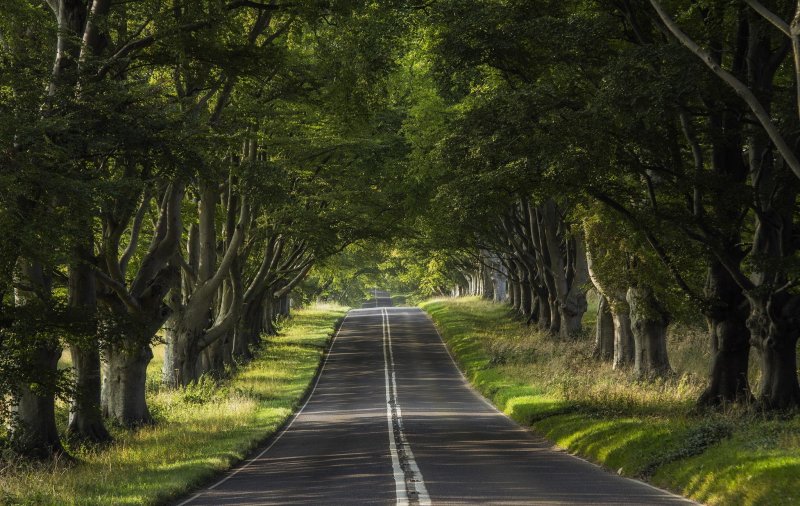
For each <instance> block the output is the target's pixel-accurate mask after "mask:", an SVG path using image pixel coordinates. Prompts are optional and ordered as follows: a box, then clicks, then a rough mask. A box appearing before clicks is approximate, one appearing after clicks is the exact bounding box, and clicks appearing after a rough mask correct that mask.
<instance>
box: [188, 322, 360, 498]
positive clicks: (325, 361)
mask: <svg viewBox="0 0 800 506" xmlns="http://www.w3.org/2000/svg"><path fill="white" fill-rule="evenodd" d="M348 316H350V311H347V314H345V315H344V318H342V322H341V323H340V324H339V328H337V329H336V333H335V334H334V335H333V339H331V345H330V346H329V347H328V351H327V353H325V357H324V358H323V359H322V365H321V366H320V368H319V372H318V373H317V377H316V379H315V380H314V386H312V387H311V391H310V392H309V393H308V396H307V397H306V400H305V402H304V403H303V405H302V406H301V407H300V409H299V410H297V412H295V413H294V414H293V415H292V417H291V419H290V420H289V422H288V423H287V424H285V425H284V426H283V427H282V428H281V429H280V431H279V432H278V433H277V434H276V435H275V436H274V437H273V438H272V441H271V442H270V443H269V445H267V447H266V448H264V450H262V451H261V453H259V454H258V455H256V456H255V457H252V458H250V459H248V460H247V461H245V463H244V464H242V465H240V466H238V467H236V468H235V469H233V470H231V471H230V472H229V473H228V475H227V476H225V477H224V478H222V479H221V480H219V481H217V482H216V483H214V484H213V485H211V486H208V487H206V488H204V489H203V490H201V491H199V492H197V493H195V494H194V495H193V496H192V497H190V498H188V499H186V500H184V501H183V502H179V503H178V504H176V505H175V506H185V505H186V504H189V503H191V502H192V501H194V500H195V499H197V498H198V497H200V496H201V495H203V494H204V493H205V492H207V491H209V490H214V489H215V488H217V487H218V486H220V485H222V484H223V483H225V482H226V481H228V480H230V479H231V478H233V477H234V476H236V475H237V474H238V473H239V471H241V470H242V469H246V468H247V467H249V466H250V464H252V463H253V462H255V461H256V460H258V459H260V458H261V457H263V456H264V455H265V454H266V453H267V452H268V451H270V450H271V449H272V447H273V446H275V443H277V442H278V441H279V440H280V439H281V437H283V435H284V434H285V433H286V432H287V431H288V430H289V429H291V428H292V424H294V422H295V420H297V418H298V417H299V416H300V415H301V414H302V413H303V410H304V409H306V406H308V403H309V402H310V401H311V398H312V397H314V392H316V391H317V385H319V381H320V379H322V373H324V372H325V366H326V365H328V359H329V358H330V357H331V355H333V347H334V345H335V344H336V339H337V338H338V337H339V332H341V331H342V327H344V322H346V321H347V317H348Z"/></svg>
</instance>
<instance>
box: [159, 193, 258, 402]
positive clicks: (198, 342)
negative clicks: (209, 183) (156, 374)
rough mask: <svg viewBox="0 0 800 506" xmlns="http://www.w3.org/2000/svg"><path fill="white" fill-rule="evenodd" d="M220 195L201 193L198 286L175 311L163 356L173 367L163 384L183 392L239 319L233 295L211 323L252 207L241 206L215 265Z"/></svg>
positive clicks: (237, 297) (169, 367) (166, 370)
mask: <svg viewBox="0 0 800 506" xmlns="http://www.w3.org/2000/svg"><path fill="white" fill-rule="evenodd" d="M216 192H217V190H216V188H211V187H206V188H204V190H203V191H202V192H201V201H200V205H199V217H200V223H199V233H198V234H199V239H198V241H199V246H200V253H199V255H198V258H199V262H198V269H197V274H196V278H197V283H196V284H195V286H194V287H193V289H192V290H191V292H190V293H184V294H183V296H182V299H183V300H182V301H181V302H182V303H181V304H179V305H178V307H174V308H173V310H174V312H173V314H172V316H171V318H170V325H169V329H167V330H168V337H167V343H166V345H167V347H169V348H170V350H169V352H168V353H167V354H166V355H165V357H166V358H169V361H166V360H165V362H164V369H163V374H162V379H163V380H165V381H167V382H168V383H166V384H167V386H172V387H174V386H185V385H188V384H189V383H191V382H193V381H196V380H197V379H198V378H199V377H200V376H201V375H202V373H203V372H205V371H206V370H207V369H206V367H210V366H211V365H212V363H213V361H209V360H208V358H209V357H206V361H205V364H204V363H203V360H202V359H201V353H203V352H204V351H205V350H206V349H207V348H208V347H209V346H212V345H214V344H215V343H216V341H217V340H219V339H222V338H223V337H225V336H226V335H227V334H228V333H229V332H232V331H233V329H234V327H235V324H236V322H237V320H238V317H239V311H240V302H241V295H233V296H232V297H233V298H232V299H230V301H229V305H228V307H226V308H224V309H225V310H226V312H225V313H223V314H220V315H217V318H216V319H212V311H211V308H212V305H213V301H214V298H215V297H216V296H217V295H218V290H219V288H220V287H221V286H222V285H223V283H224V282H225V280H226V278H227V277H228V275H229V274H230V269H231V266H232V265H233V263H234V261H235V260H236V258H237V256H238V255H239V248H240V246H241V244H242V242H243V241H244V235H245V227H246V225H247V222H248V221H249V207H248V206H247V205H246V204H243V205H242V206H241V210H240V214H239V221H238V223H237V224H236V231H235V232H234V234H233V238H232V239H231V241H230V244H229V245H228V248H227V250H226V251H225V255H224V257H223V258H222V259H221V260H220V261H219V262H217V258H216V224H215V222H214V220H215V215H216V207H217V193H216ZM190 257H191V254H190ZM217 264H218V265H217ZM190 275H194V273H190ZM234 299H235V302H236V303H234Z"/></svg>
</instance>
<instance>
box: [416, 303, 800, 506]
mask: <svg viewBox="0 0 800 506" xmlns="http://www.w3.org/2000/svg"><path fill="white" fill-rule="evenodd" d="M421 307H422V308H423V309H425V310H426V311H427V312H428V313H430V314H431V316H432V317H433V319H434V321H435V322H436V325H437V327H438V328H439V330H440V332H441V334H442V337H443V338H444V340H445V342H446V343H447V345H448V347H449V348H450V349H451V350H452V352H453V355H454V356H455V358H456V361H457V362H458V363H459V365H460V366H461V368H462V370H463V371H464V372H465V374H466V376H467V377H468V378H469V380H470V381H471V382H472V383H473V384H474V385H475V386H476V388H477V389H478V390H479V391H480V392H481V393H483V394H484V395H485V396H486V397H487V398H488V399H490V400H491V401H492V402H493V403H494V404H495V405H496V406H497V407H498V409H500V410H502V411H504V412H505V413H506V414H508V415H509V416H511V417H512V418H514V419H515V420H517V421H518V422H519V423H521V424H523V425H530V426H532V427H533V428H534V430H535V431H537V432H538V433H541V434H542V435H544V436H546V437H547V438H548V439H550V440H551V441H553V442H555V443H556V444H557V445H558V446H560V447H562V448H565V449H567V450H568V451H569V452H571V453H575V454H578V455H581V456H583V457H585V458H588V459H590V460H592V461H594V462H597V463H599V464H601V465H603V466H605V467H607V468H609V469H611V470H613V471H616V472H619V473H620V474H622V475H625V476H630V477H634V478H639V479H645V480H647V481H650V482H651V483H653V484H655V485H657V486H660V487H664V488H667V489H670V490H673V491H675V492H677V493H680V494H683V495H685V496H688V497H691V498H693V499H695V500H698V501H700V502H704V503H707V504H724V505H730V504H746V505H751V504H759V505H761V504H763V505H774V504H782V505H783V504H800V479H798V476H800V417H798V416H795V417H791V418H784V419H777V418H773V419H769V418H767V417H764V416H763V415H757V414H752V413H748V412H745V411H742V410H732V411H730V412H726V413H715V412H706V413H697V412H695V410H694V409H693V408H694V401H695V400H696V399H697V397H698V396H699V394H700V392H701V391H702V389H703V386H704V384H705V375H706V368H707V367H708V363H709V356H708V351H707V349H708V344H707V339H706V337H705V335H704V332H703V330H702V329H691V328H685V327H674V328H671V329H670V336H669V341H668V348H669V354H670V360H671V363H672V367H673V370H674V371H675V373H676V374H675V375H674V376H673V377H671V378H669V379H667V380H660V381H654V382H647V383H642V382H637V381H635V380H634V378H633V376H632V375H631V374H630V373H629V372H627V371H614V370H612V369H611V367H610V365H609V364H604V363H600V362H598V361H596V360H594V359H593V358H592V356H591V352H592V341H591V339H581V340H578V341H568V342H566V341H560V340H558V339H555V338H552V337H548V336H545V335H542V334H540V333H538V332H536V331H534V330H532V329H529V328H527V327H525V326H524V325H522V324H521V323H520V322H519V321H518V320H517V319H515V318H512V317H511V315H510V314H509V308H508V307H507V306H505V305H500V304H492V303H491V302H487V301H483V300H480V299H478V298H462V299H433V300H430V301H426V302H424V303H422V304H421ZM587 320H588V321H593V318H592V317H591V316H590V317H588V318H586V319H585V322H586V321H587ZM754 377H755V376H754Z"/></svg>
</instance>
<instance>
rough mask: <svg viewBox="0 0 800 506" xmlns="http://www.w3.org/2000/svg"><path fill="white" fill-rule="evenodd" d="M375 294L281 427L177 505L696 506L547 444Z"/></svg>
mask: <svg viewBox="0 0 800 506" xmlns="http://www.w3.org/2000/svg"><path fill="white" fill-rule="evenodd" d="M373 296H374V299H373V300H371V301H369V302H367V303H365V304H364V308H362V309H356V310H352V311H350V313H348V315H347V317H346V319H345V320H344V322H343V324H342V326H341V328H340V330H339V332H338V334H337V336H336V337H335V340H334V342H333V345H332V347H331V350H330V353H329V354H328V357H327V361H326V363H325V365H324V367H323V370H322V373H321V374H320V376H319V379H318V382H317V384H316V387H315V388H314V390H313V392H312V394H311V395H310V397H309V399H308V402H307V403H306V404H305V405H304V406H303V408H302V409H301V411H300V412H299V413H298V414H297V415H296V417H295V418H294V419H293V420H292V421H291V423H290V424H289V425H288V426H287V428H286V429H285V430H284V431H283V432H281V433H279V435H278V436H277V437H276V438H274V439H273V440H272V442H271V443H270V444H269V445H268V446H267V447H266V448H264V449H263V450H261V451H259V452H257V455H256V456H255V457H253V458H252V459H251V460H248V461H246V462H245V463H243V464H242V465H240V466H239V467H237V468H235V469H234V470H232V471H231V472H229V473H228V474H227V475H225V476H224V477H223V478H222V480H221V481H219V482H217V483H215V484H214V485H212V486H211V487H208V488H206V489H203V490H201V491H199V492H198V493H197V494H195V495H193V496H192V497H189V498H188V499H186V500H185V501H183V502H180V503H178V504H180V505H194V506H197V505H223V504H236V505H250V504H422V505H424V504H491V503H494V504H526V505H529V504H530V505H532V504H593V505H598V504H637V505H643V504H693V503H691V502H689V501H687V500H685V499H683V498H681V497H678V496H675V495H672V494H670V493H668V492H664V491H662V490H659V489H656V488H653V487H651V486H649V485H646V484H644V483H641V482H638V481H634V480H629V479H626V478H622V477H619V476H617V475H615V474H612V473H609V472H607V471H604V470H602V469H600V468H598V467H596V466H594V465H592V464H590V463H588V462H585V461H583V460H581V459H578V458H575V457H572V456H570V455H568V454H566V453H564V452H560V451H557V450H553V449H552V447H551V445H550V444H549V443H548V442H547V441H545V440H544V439H542V438H539V437H537V436H535V435H532V434H530V433H529V432H528V431H526V430H524V429H522V428H521V427H519V426H518V425H517V424H516V423H514V422H513V421H511V420H510V419H509V418H507V417H506V416H504V415H502V414H501V413H499V412H497V411H496V410H495V409H494V408H493V407H492V406H491V405H490V404H489V403H488V402H487V401H486V400H484V399H483V398H482V397H481V396H480V395H479V394H477V393H476V392H475V391H473V390H472V389H471V388H470V386H469V385H468V384H467V383H466V381H465V380H464V378H463V376H462V375H461V373H460V372H459V371H458V369H457V368H456V367H455V365H454V363H453V361H452V359H451V358H450V355H449V354H448V352H447V349H446V348H445V346H444V344H443V343H442V341H441V338H440V337H439V335H438V334H437V332H436V329H435V328H434V326H433V324H432V323H431V321H430V319H429V318H428V317H427V315H426V314H425V313H424V312H422V311H421V310H420V309H417V308H406V307H404V308H393V307H385V306H388V305H391V298H390V297H389V294H388V293H386V292H380V291H375V293H374V294H373Z"/></svg>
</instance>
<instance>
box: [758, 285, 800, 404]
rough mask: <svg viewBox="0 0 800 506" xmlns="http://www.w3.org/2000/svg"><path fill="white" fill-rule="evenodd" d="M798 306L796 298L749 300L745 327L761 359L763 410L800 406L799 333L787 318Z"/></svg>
mask: <svg viewBox="0 0 800 506" xmlns="http://www.w3.org/2000/svg"><path fill="white" fill-rule="evenodd" d="M797 305H798V299H797V297H792V299H790V300H789V301H781V302H777V301H769V302H767V300H766V297H761V298H759V297H750V316H749V317H748V319H747V327H748V328H749V329H750V332H751V336H752V340H753V344H754V345H755V347H756V349H757V350H758V351H759V355H760V358H761V380H760V381H759V387H758V397H759V398H758V401H759V404H760V405H761V407H762V408H763V409H768V410H776V409H791V408H795V407H797V406H800V384H798V381H797V340H798V329H797V328H796V327H795V325H793V324H792V323H793V318H791V317H787V314H786V313H789V314H792V313H796V312H797V309H798V308H797V307H794V306H797ZM771 306H772V307H771ZM787 306H788V308H789V309H790V310H789V311H787ZM770 310H771V311H770ZM770 313H772V314H770Z"/></svg>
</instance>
